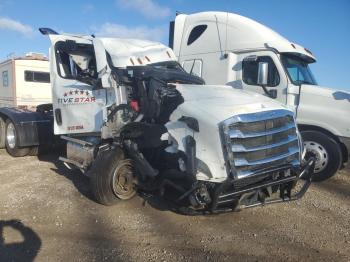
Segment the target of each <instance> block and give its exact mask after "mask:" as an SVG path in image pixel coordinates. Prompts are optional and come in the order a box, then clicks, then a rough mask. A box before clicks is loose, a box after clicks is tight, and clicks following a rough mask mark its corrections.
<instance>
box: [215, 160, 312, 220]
mask: <svg viewBox="0 0 350 262" xmlns="http://www.w3.org/2000/svg"><path fill="white" fill-rule="evenodd" d="M314 166H315V159H314V158H311V159H309V160H308V162H307V163H306V164H305V165H304V166H303V167H302V168H301V170H294V172H295V173H296V175H293V176H288V177H284V178H280V179H277V180H273V181H267V182H262V183H257V184H254V185H249V186H246V187H244V188H240V189H239V190H235V191H231V192H228V191H227V190H226V189H227V188H228V187H231V188H234V180H230V181H227V182H226V183H224V184H222V185H221V186H219V187H218V188H217V190H216V191H215V194H214V199H213V202H212V205H211V212H212V213H221V212H228V211H233V209H234V210H237V209H238V210H239V209H243V208H249V207H256V206H263V205H268V204H275V203H281V202H288V201H294V200H298V199H300V198H302V197H303V196H304V194H305V193H306V191H307V190H308V188H309V186H310V185H311V182H312V175H313V170H314ZM290 168H292V167H288V168H287V167H283V168H280V169H279V170H274V171H284V170H286V169H290ZM299 179H302V180H303V181H304V183H303V185H302V187H301V188H300V189H299V190H298V191H297V192H293V193H292V185H293V184H295V183H296V182H297V181H298V180H299ZM273 186H280V192H279V193H280V194H279V197H277V198H271V199H265V198H263V199H261V198H260V199H259V198H257V200H256V201H253V202H251V203H250V204H248V205H240V203H239V202H238V203H236V206H235V208H227V204H229V203H233V204H234V202H237V200H238V199H239V198H240V197H241V196H242V195H244V194H247V193H252V192H257V191H259V190H265V189H267V188H268V187H273ZM221 206H226V207H224V208H222V207H221Z"/></svg>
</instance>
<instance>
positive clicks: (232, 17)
mask: <svg viewBox="0 0 350 262" xmlns="http://www.w3.org/2000/svg"><path fill="white" fill-rule="evenodd" d="M169 44H170V47H172V48H173V50H174V53H175V55H176V56H177V58H178V61H179V62H180V63H181V65H182V66H183V67H184V69H185V70H186V71H187V72H190V73H191V74H194V75H197V76H200V77H202V78H203V79H204V80H205V81H206V83H207V84H225V85H230V86H232V87H233V88H235V89H243V90H247V91H252V92H255V93H260V94H264V95H266V96H268V97H271V98H273V99H275V100H276V101H279V102H281V103H283V104H285V105H286V106H287V107H288V108H290V109H291V110H293V111H294V113H295V114H296V119H297V123H298V127H299V129H300V131H301V135H302V137H303V140H304V145H305V148H306V150H307V155H312V156H315V157H316V164H315V175H314V180H319V181H321V180H324V179H326V178H329V177H331V176H332V175H334V174H335V173H336V172H337V171H338V169H339V168H342V167H343V164H344V163H345V162H347V161H348V159H349V154H350V103H349V101H350V92H347V91H342V90H335V89H331V88H321V87H320V86H318V85H317V82H316V80H315V78H314V76H313V75H312V72H311V70H310V68H309V66H308V65H309V64H310V63H314V62H315V61H316V58H315V56H314V55H313V54H312V53H311V51H310V50H308V49H306V48H304V47H302V46H300V45H297V44H295V43H292V42H290V41H289V40H287V39H285V38H284V37H282V36H281V35H279V34H278V33H276V32H274V31H273V30H271V29H270V28H268V27H266V26H264V25H262V24H260V23H258V22H256V21H253V20H251V19H249V18H247V17H243V16H240V15H237V14H232V13H226V12H202V13H196V14H191V15H185V14H179V15H177V16H176V19H175V21H174V22H171V24H170V34H169ZM259 72H261V73H262V74H261V76H262V77H263V79H265V81H264V82H266V83H265V84H264V85H261V84H259V78H258V75H259V74H258V73H259Z"/></svg>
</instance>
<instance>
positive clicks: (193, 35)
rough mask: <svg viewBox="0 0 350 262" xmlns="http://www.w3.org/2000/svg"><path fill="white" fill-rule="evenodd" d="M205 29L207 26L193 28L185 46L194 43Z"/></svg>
mask: <svg viewBox="0 0 350 262" xmlns="http://www.w3.org/2000/svg"><path fill="white" fill-rule="evenodd" d="M207 27H208V26H207V25H197V26H195V27H194V28H193V29H192V31H191V33H190V35H189V36H188V40H187V45H191V44H192V43H193V42H194V41H196V40H197V39H198V38H199V37H200V36H201V35H202V34H203V33H204V31H205V30H206V29H207Z"/></svg>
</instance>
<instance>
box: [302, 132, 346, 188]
mask: <svg viewBox="0 0 350 262" xmlns="http://www.w3.org/2000/svg"><path fill="white" fill-rule="evenodd" d="M301 136H302V138H303V143H304V148H305V150H306V159H308V158H310V157H311V156H313V157H315V158H316V162H315V169H314V175H313V176H312V180H313V181H318V182H319V181H323V180H326V179H328V178H330V177H332V176H334V175H335V174H336V173H337V171H338V169H339V168H340V166H341V163H342V154H341V149H340V146H339V144H338V143H337V142H336V141H335V140H334V139H333V138H331V137H329V136H327V135H325V134H323V133H321V132H318V131H311V130H308V131H301Z"/></svg>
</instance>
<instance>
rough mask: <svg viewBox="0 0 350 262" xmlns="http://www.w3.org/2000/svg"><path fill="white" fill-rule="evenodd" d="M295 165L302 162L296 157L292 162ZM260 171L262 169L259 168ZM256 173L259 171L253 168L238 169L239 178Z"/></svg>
mask: <svg viewBox="0 0 350 262" xmlns="http://www.w3.org/2000/svg"><path fill="white" fill-rule="evenodd" d="M290 164H291V165H292V166H293V167H298V166H300V162H299V161H298V160H297V159H294V160H293V161H292V162H291V163H290ZM258 171H260V170H258ZM256 173H259V172H257V171H255V170H254V171H252V170H239V171H237V178H238V179H242V178H246V177H253V176H254V175H255V174H256Z"/></svg>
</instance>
